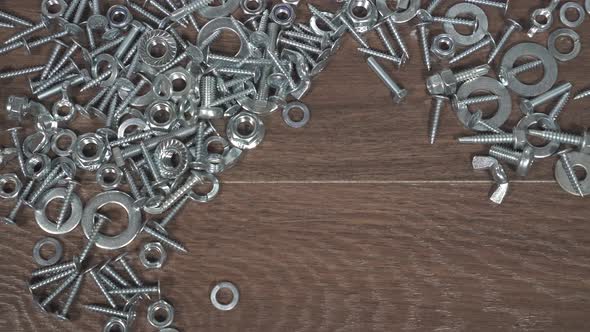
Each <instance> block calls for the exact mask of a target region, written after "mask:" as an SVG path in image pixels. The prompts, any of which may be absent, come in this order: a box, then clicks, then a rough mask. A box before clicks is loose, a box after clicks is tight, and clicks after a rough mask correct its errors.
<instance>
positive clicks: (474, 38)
mask: <svg viewBox="0 0 590 332" xmlns="http://www.w3.org/2000/svg"><path fill="white" fill-rule="evenodd" d="M460 14H471V15H473V16H475V20H476V21H477V23H478V25H477V29H475V31H474V32H473V33H472V34H471V35H467V36H466V35H463V34H460V33H459V32H457V30H456V29H455V26H454V25H453V24H451V23H445V24H443V26H444V29H445V32H446V33H447V34H449V35H450V36H451V37H452V38H453V40H455V43H456V44H457V45H461V46H470V45H473V44H475V43H477V42H478V41H480V40H482V39H483V37H485V35H486V33H487V32H488V17H487V15H486V13H485V12H484V11H483V9H481V8H479V7H478V6H476V5H474V4H471V3H458V4H456V5H454V6H453V7H451V8H449V10H448V11H447V14H446V16H448V17H451V18H455V17H457V16H459V15H460Z"/></svg>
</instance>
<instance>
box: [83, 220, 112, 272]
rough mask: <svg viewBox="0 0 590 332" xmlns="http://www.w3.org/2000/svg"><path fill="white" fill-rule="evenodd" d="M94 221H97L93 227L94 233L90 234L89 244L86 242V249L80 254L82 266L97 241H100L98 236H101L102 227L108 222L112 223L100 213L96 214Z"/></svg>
mask: <svg viewBox="0 0 590 332" xmlns="http://www.w3.org/2000/svg"><path fill="white" fill-rule="evenodd" d="M94 219H96V222H95V223H94V226H93V227H92V231H90V234H88V242H86V245H85V246H84V248H83V249H82V252H81V253H80V264H82V263H83V262H84V260H85V259H86V257H87V256H88V254H89V253H90V249H92V247H93V246H94V244H95V243H96V240H98V235H99V234H100V229H101V228H102V226H103V225H104V224H105V223H106V222H111V219H109V218H108V217H107V216H105V215H102V214H100V213H95V214H94Z"/></svg>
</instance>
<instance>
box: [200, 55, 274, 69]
mask: <svg viewBox="0 0 590 332" xmlns="http://www.w3.org/2000/svg"><path fill="white" fill-rule="evenodd" d="M209 61H219V62H227V63H240V62H242V63H244V64H254V65H261V66H265V65H271V64H272V61H271V60H270V59H264V58H259V59H258V58H237V57H229V56H225V55H221V54H214V53H209Z"/></svg>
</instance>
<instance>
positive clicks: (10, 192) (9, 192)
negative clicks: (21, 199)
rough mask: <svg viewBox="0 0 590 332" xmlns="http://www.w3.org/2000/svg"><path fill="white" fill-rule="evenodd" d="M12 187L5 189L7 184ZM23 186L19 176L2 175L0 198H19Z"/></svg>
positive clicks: (0, 178)
mask: <svg viewBox="0 0 590 332" xmlns="http://www.w3.org/2000/svg"><path fill="white" fill-rule="evenodd" d="M9 183H11V184H12V186H10V187H8V188H5V187H6V185H7V184H9ZM22 187H23V184H22V183H21V182H20V180H19V178H18V176H17V175H16V174H14V173H9V174H2V175H0V198H4V199H13V198H16V197H17V196H18V193H19V192H20V190H21V189H22Z"/></svg>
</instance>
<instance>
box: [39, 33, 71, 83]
mask: <svg viewBox="0 0 590 332" xmlns="http://www.w3.org/2000/svg"><path fill="white" fill-rule="evenodd" d="M64 47H65V44H63V43H62V42H56V43H55V46H53V50H52V51H51V54H50V55H49V60H47V64H46V65H45V68H44V69H43V72H42V73H41V80H44V79H46V78H47V77H49V73H50V72H51V70H52V68H53V65H54V64H55V62H56V61H57V58H58V57H59V53H60V52H61V49H62V48H64Z"/></svg>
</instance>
